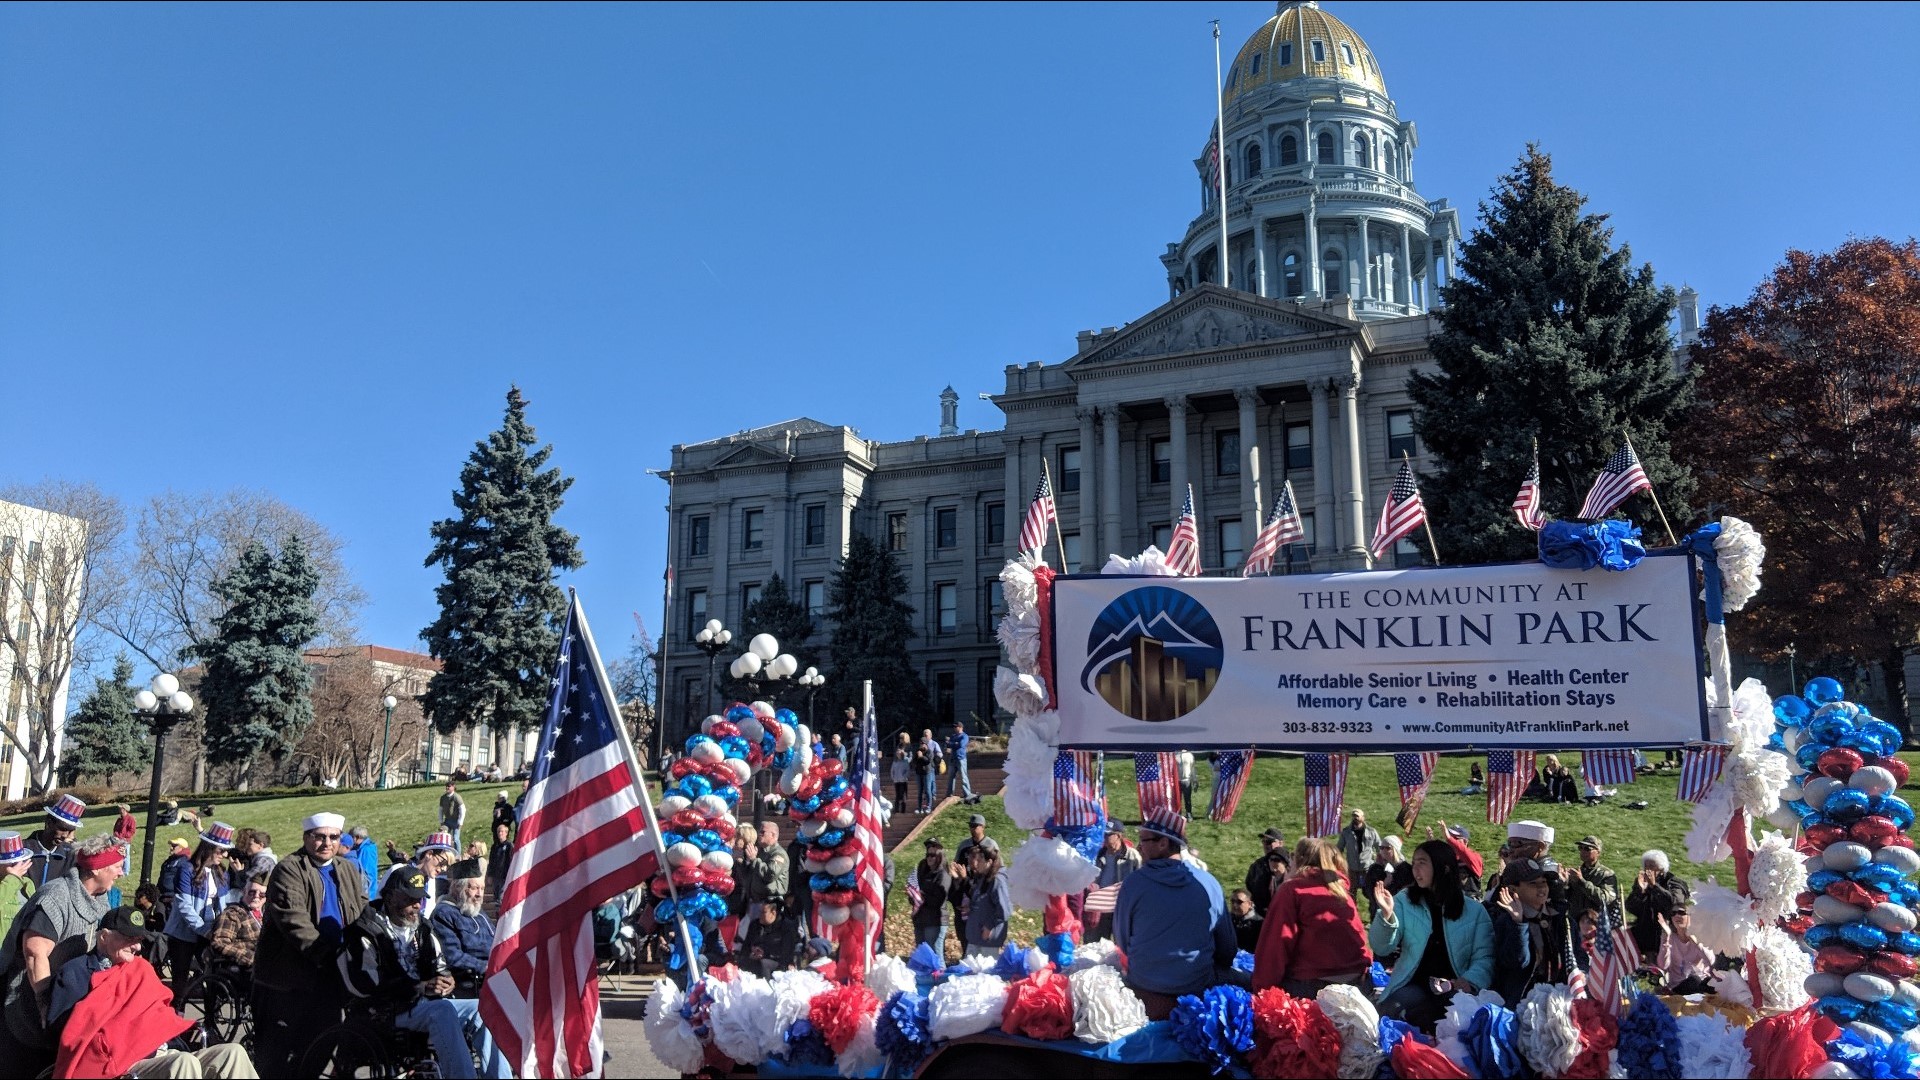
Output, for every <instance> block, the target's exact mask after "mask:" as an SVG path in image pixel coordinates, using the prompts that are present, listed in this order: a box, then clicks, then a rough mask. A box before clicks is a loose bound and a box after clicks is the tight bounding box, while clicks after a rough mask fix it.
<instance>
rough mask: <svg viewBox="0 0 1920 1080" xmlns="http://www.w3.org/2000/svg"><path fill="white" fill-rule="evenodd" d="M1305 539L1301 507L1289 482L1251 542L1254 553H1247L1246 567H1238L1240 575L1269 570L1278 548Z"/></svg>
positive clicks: (1244, 575) (1305, 529)
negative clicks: (1295, 499)
mask: <svg viewBox="0 0 1920 1080" xmlns="http://www.w3.org/2000/svg"><path fill="white" fill-rule="evenodd" d="M1306 536H1307V527H1306V525H1305V523H1303V522H1302V521H1301V520H1300V507H1299V505H1298V504H1297V503H1295V502H1294V500H1293V481H1291V480H1289V481H1287V482H1286V483H1285V484H1284V485H1282V486H1281V488H1280V498H1279V499H1278V500H1277V501H1276V502H1275V503H1274V504H1273V512H1272V513H1270V514H1268V515H1267V523H1266V525H1264V526H1262V527H1261V529H1260V535H1259V536H1258V537H1257V538H1255V540H1254V541H1253V550H1251V551H1249V552H1247V564H1246V565H1245V566H1244V567H1241V569H1240V576H1241V577H1252V576H1253V575H1255V574H1264V573H1267V572H1268V571H1270V570H1272V569H1273V558H1274V556H1276V555H1278V554H1280V547H1281V545H1282V544H1297V543H1299V542H1300V541H1302V540H1304V539H1306Z"/></svg>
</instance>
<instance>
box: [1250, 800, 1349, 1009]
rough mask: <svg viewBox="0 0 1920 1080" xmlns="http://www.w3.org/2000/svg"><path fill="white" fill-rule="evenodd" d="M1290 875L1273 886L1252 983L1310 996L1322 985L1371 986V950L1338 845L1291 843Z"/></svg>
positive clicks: (1312, 841) (1256, 987) (1311, 841)
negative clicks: (1292, 847) (1275, 886)
mask: <svg viewBox="0 0 1920 1080" xmlns="http://www.w3.org/2000/svg"><path fill="white" fill-rule="evenodd" d="M1293 865H1294V871H1293V874H1292V876H1290V877H1288V878H1287V880H1286V881H1284V882H1282V883H1281V884H1280V887H1279V888H1277V889H1275V890H1274V891H1273V903H1272V905H1271V906H1269V907H1268V908H1267V918H1266V922H1265V923H1264V924H1263V925H1262V926H1261V928H1260V944H1259V947H1258V948H1256V949H1255V950H1254V954H1253V989H1254V990H1255V991H1256V992H1257V991H1260V990H1264V989H1266V988H1267V987H1269V986H1278V987H1280V988H1281V989H1282V990H1285V991H1286V992H1287V993H1289V994H1292V995H1293V996H1295V997H1303V998H1310V997H1313V996H1314V995H1316V994H1318V993H1319V992H1320V988H1321V987H1323V986H1331V985H1333V984H1334V983H1346V984H1348V985H1350V986H1356V987H1359V988H1360V989H1362V990H1367V989H1370V987H1369V984H1368V982H1367V968H1368V967H1369V966H1370V965H1372V963H1373V953H1372V952H1371V951H1369V950H1368V948H1367V932H1366V930H1365V929H1364V928H1363V927H1362V926H1361V925H1360V912H1359V909H1357V908H1356V907H1354V903H1353V885H1352V883H1351V881H1350V880H1349V879H1348V877H1347V867H1346V859H1345V858H1343V857H1342V856H1341V854H1340V852H1339V849H1337V848H1335V847H1334V846H1333V845H1331V844H1328V843H1325V842H1323V841H1321V840H1318V839H1315V838H1313V837H1305V838H1302V839H1301V841H1300V842H1299V843H1298V844H1297V845H1295V846H1294V849H1293Z"/></svg>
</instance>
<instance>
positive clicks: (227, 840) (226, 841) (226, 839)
mask: <svg viewBox="0 0 1920 1080" xmlns="http://www.w3.org/2000/svg"><path fill="white" fill-rule="evenodd" d="M200 842H201V843H203V844H212V845H213V846H214V847H217V848H232V847H233V826H231V825H229V824H227V823H226V822H224V821H216V822H214V823H213V824H212V825H210V826H208V828H207V831H206V832H203V833H201V834H200Z"/></svg>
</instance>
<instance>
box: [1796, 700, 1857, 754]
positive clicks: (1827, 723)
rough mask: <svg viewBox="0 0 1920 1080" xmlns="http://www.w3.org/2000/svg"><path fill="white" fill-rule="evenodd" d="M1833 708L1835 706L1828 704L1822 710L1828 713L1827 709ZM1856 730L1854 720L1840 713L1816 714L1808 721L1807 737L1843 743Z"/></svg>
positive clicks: (1838, 743) (1837, 743)
mask: <svg viewBox="0 0 1920 1080" xmlns="http://www.w3.org/2000/svg"><path fill="white" fill-rule="evenodd" d="M1831 708H1833V706H1832V705H1828V706H1827V707H1826V708H1823V709H1821V710H1820V712H1821V713H1826V711H1827V709H1831ZM1855 730H1857V729H1855V728H1854V726H1853V721H1852V720H1849V719H1847V718H1846V717H1844V716H1839V715H1815V716H1814V718H1813V719H1812V720H1809V721H1808V722H1807V737H1808V738H1811V739H1813V740H1814V741H1816V742H1823V743H1834V744H1836V745H1843V744H1844V740H1846V739H1848V738H1850V737H1852V735H1853V734H1854V732H1855Z"/></svg>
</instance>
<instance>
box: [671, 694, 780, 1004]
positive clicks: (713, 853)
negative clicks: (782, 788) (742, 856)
mask: <svg viewBox="0 0 1920 1080" xmlns="http://www.w3.org/2000/svg"><path fill="white" fill-rule="evenodd" d="M787 715H788V716H791V715H792V714H791V713H789V714H787ZM793 741H794V731H793V728H792V726H791V725H790V724H781V723H779V722H778V721H776V720H775V719H774V715H773V710H772V708H771V706H768V705H766V703H764V702H755V703H754V704H752V705H742V704H739V703H737V702H736V703H735V704H733V705H731V706H729V707H728V708H727V714H726V715H725V716H724V717H722V716H709V717H707V718H706V720H705V721H703V722H702V723H701V725H700V734H698V735H690V736H688V737H687V742H686V754H685V756H683V757H681V758H680V759H679V760H678V761H675V762H674V763H673V765H672V766H670V767H669V768H668V770H667V775H668V778H669V781H670V782H669V783H668V785H667V789H666V796H665V797H664V798H662V799H661V800H660V805H659V806H658V807H657V811H658V813H659V816H660V828H661V830H662V831H663V833H664V834H665V835H664V839H665V841H666V853H665V858H664V860H663V861H664V862H665V864H666V872H667V874H669V875H670V876H671V877H672V879H673V890H672V891H670V890H669V889H668V887H667V881H666V879H665V878H659V877H656V878H654V880H653V884H652V891H653V895H654V896H655V897H656V898H658V901H659V902H658V903H657V904H656V905H655V906H654V917H655V918H657V919H659V920H660V922H661V924H662V925H666V924H668V923H671V922H672V921H673V918H674V916H675V915H679V916H681V917H684V918H685V919H686V921H687V927H688V930H689V932H690V933H692V935H693V941H692V943H691V944H692V946H693V948H694V951H695V952H698V951H699V949H700V942H701V939H702V935H703V934H705V933H708V932H711V931H712V929H713V925H714V924H715V923H716V922H718V921H719V920H720V919H722V918H724V917H725V916H726V913H727V902H726V899H725V898H726V896H727V894H728V893H730V892H732V891H733V850H732V844H733V833H734V830H735V828H736V827H737V826H738V819H737V818H735V816H734V812H735V810H736V809H737V808H738V807H739V805H740V789H741V788H742V787H743V786H744V785H746V783H747V782H748V780H749V779H751V778H752V776H753V770H754V769H755V768H759V767H762V766H767V765H775V766H777V765H778V764H780V763H781V760H782V758H790V757H792V755H793V751H792V746H793ZM674 892H677V894H678V906H677V908H676V901H675V900H674V898H673V893H674ZM670 963H671V964H672V965H673V966H674V967H676V968H677V967H679V966H680V965H681V964H683V963H685V957H684V956H682V955H681V954H680V953H678V952H676V953H674V955H673V957H672V959H671V960H670Z"/></svg>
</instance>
